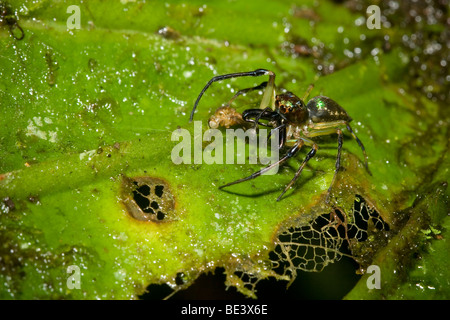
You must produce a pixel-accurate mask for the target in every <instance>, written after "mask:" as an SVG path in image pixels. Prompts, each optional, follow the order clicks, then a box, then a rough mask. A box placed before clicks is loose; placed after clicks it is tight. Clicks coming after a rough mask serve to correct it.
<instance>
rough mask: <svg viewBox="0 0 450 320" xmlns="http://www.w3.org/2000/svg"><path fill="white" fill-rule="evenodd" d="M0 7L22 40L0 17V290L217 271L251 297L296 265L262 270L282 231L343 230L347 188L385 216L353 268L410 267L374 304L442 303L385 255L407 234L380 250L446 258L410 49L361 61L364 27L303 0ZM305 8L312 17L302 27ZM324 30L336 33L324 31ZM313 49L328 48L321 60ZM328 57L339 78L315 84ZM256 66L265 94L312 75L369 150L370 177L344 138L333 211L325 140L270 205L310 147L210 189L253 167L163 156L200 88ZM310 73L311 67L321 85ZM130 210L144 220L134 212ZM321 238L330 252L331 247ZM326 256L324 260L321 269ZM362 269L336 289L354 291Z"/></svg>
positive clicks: (135, 291)
mask: <svg viewBox="0 0 450 320" xmlns="http://www.w3.org/2000/svg"><path fill="white" fill-rule="evenodd" d="M69 5H78V6H79V8H80V14H81V16H80V17H81V29H73V30H69V29H68V27H67V19H68V18H69V17H70V16H71V13H67V8H68V6H69ZM8 8H9V12H10V14H11V17H15V19H17V23H18V25H19V26H20V27H21V28H22V29H23V32H24V35H25V37H24V39H22V40H18V39H17V37H14V36H12V34H11V31H10V28H9V26H8V25H3V26H2V27H1V29H0V41H1V46H0V56H1V57H2V60H3V61H7V63H2V64H0V74H1V80H0V101H1V102H0V103H1V106H0V199H1V200H0V201H1V202H0V230H1V231H0V243H1V246H0V259H1V260H0V262H1V270H2V271H1V273H0V278H1V279H0V281H1V282H2V283H4V286H3V287H2V288H1V289H0V297H1V298H12V299H36V298H37V299H53V298H64V299H124V298H138V296H139V295H141V294H142V293H144V292H145V290H146V288H147V286H148V285H149V284H162V283H165V284H168V285H169V286H171V287H172V288H173V289H175V290H180V289H184V288H187V287H188V286H189V285H191V284H192V283H193V282H194V281H195V279H196V278H197V277H198V276H199V275H200V274H202V273H204V272H209V271H214V270H215V269H216V268H217V267H224V268H225V272H226V274H227V285H232V286H235V287H236V288H237V289H238V290H239V291H240V292H242V293H244V294H245V295H247V296H250V297H256V294H255V285H256V284H257V283H258V282H259V281H260V280H262V279H266V278H268V277H275V278H276V279H279V280H289V281H292V280H293V277H294V276H295V274H296V268H299V267H298V266H296V265H295V264H293V266H294V267H293V269H289V272H288V271H286V270H287V269H286V270H284V271H281V272H280V270H278V269H277V266H279V265H282V264H283V263H286V261H288V260H289V257H288V256H283V255H282V254H279V255H278V259H279V260H276V261H273V253H274V252H277V251H276V248H279V247H280V245H281V246H282V247H283V246H284V247H283V248H286V246H285V243H283V241H282V238H283V235H286V234H288V235H292V234H294V231H295V230H297V229H298V228H301V227H303V226H311V225H313V222H314V221H315V220H316V219H318V218H319V217H322V216H323V215H324V214H325V215H329V214H331V213H332V212H334V210H335V209H336V208H342V210H343V212H345V213H346V216H348V217H349V224H351V223H353V221H351V216H352V212H353V211H354V201H355V197H356V195H358V196H359V197H361V198H362V199H364V203H365V204H366V205H367V206H368V207H370V210H373V211H376V212H377V213H378V214H379V216H380V220H382V221H383V222H384V223H387V224H388V225H389V226H390V231H389V233H387V234H386V237H387V239H390V241H391V242H390V243H389V245H388V246H387V247H386V248H384V249H383V248H382V249H380V251H378V252H373V253H371V254H367V252H368V251H367V250H366V248H365V247H364V245H366V244H368V246H370V245H371V246H373V248H379V247H381V246H382V244H384V243H385V242H383V241H382V240H380V238H379V235H380V233H378V236H377V235H374V236H373V239H372V238H370V239H368V240H366V242H365V243H363V244H362V247H363V248H362V249H361V248H360V251H359V252H362V253H361V256H364V259H362V258H361V259H360V261H362V260H364V261H362V262H361V264H362V265H363V266H366V265H367V264H370V263H372V259H373V261H375V262H377V261H378V260H377V259H381V258H379V257H380V255H381V257H383V255H382V252H387V253H388V255H386V256H389V257H390V262H389V263H387V264H383V263H381V262H379V265H380V266H381V267H382V270H393V269H395V268H398V266H399V265H401V266H403V267H404V268H405V269H407V271H406V273H408V272H409V271H411V273H408V274H409V278H410V281H403V280H402V281H401V285H402V289H399V290H400V291H398V292H397V291H396V292H393V291H392V290H393V289H392V288H393V287H394V286H395V285H397V284H398V283H399V282H398V280H395V277H391V278H386V283H383V288H384V287H388V288H390V289H389V290H390V291H389V297H392V298H409V297H413V298H414V297H417V295H415V294H414V292H413V291H412V290H411V284H412V283H420V284H421V285H422V283H423V284H424V285H425V283H426V285H428V286H432V287H434V288H435V290H436V291H433V292H436V294H433V295H431V294H430V295H428V296H427V297H431V296H432V297H434V298H436V297H448V295H446V294H447V293H446V292H445V288H446V287H445V284H443V283H442V281H444V279H448V277H447V278H446V276H445V273H444V276H442V277H437V278H431V277H432V276H430V278H428V277H429V275H430V273H427V274H426V275H425V274H422V273H420V272H418V271H417V270H416V269H414V267H411V268H410V267H409V266H418V265H419V264H414V262H413V258H411V257H408V258H405V260H407V261H403V260H402V261H399V260H398V258H399V256H400V255H401V254H403V253H404V252H405V250H406V249H405V246H407V245H408V244H409V243H408V244H405V243H403V244H402V243H401V244H400V246H401V248H402V250H400V251H399V250H397V248H398V247H397V246H396V247H394V248H392V245H394V243H393V242H392V241H394V240H395V239H397V237H399V238H401V239H403V238H404V237H406V239H411V241H412V243H414V244H417V246H421V247H422V246H423V247H424V248H426V250H431V249H430V248H433V250H436V251H435V252H436V254H435V253H427V254H425V255H424V260H423V261H424V263H423V266H425V267H426V268H427V270H429V269H430V268H431V269H434V268H435V266H436V265H441V263H442V262H443V261H446V260H445V257H448V256H445V255H443V256H442V257H443V258H442V259H444V260H442V259H441V258H440V257H441V254H442V252H444V253H445V252H447V253H448V250H447V249H446V247H445V244H446V242H445V239H446V235H447V233H446V232H445V231H444V229H441V224H442V225H446V224H448V223H447V222H446V220H448V219H446V220H445V219H444V218H442V212H445V204H447V201H448V194H447V193H446V192H447V191H445V190H446V189H445V187H444V185H445V182H446V181H448V169H446V168H448V159H447V158H446V155H447V149H448V145H447V144H448V129H447V126H446V125H445V123H446V121H447V120H448V115H447V116H446V115H444V114H443V112H444V111H443V110H442V108H440V107H439V105H438V103H436V102H433V101H430V100H428V99H426V98H425V97H423V96H421V95H418V94H417V95H416V94H413V93H411V92H410V91H409V89H408V88H407V85H406V83H405V81H404V76H406V74H407V71H408V69H407V68H408V65H407V61H408V60H407V59H405V56H407V54H408V53H407V52H405V51H404V50H401V49H395V50H392V52H390V53H386V54H384V53H380V54H379V55H377V56H375V57H373V56H372V55H371V54H370V52H371V50H372V49H373V47H372V44H371V43H368V44H365V43H361V41H362V40H361V32H362V31H361V27H360V26H358V25H355V23H354V21H355V20H356V19H357V18H358V17H359V15H358V14H357V13H351V12H350V11H349V10H347V9H346V8H344V7H341V6H337V5H334V4H332V3H328V2H324V3H323V4H320V5H316V4H314V2H312V1H311V2H308V3H305V7H304V8H303V7H300V5H298V6H291V4H290V3H284V2H274V1H267V2H265V3H263V4H261V2H256V1H255V2H252V1H247V2H245V5H244V4H242V3H236V4H233V5H230V4H228V3H225V2H212V3H210V4H207V5H205V4H203V3H202V2H200V1H193V2H189V3H184V2H181V1H180V2H178V1H174V2H170V3H168V4H165V3H162V2H156V3H151V4H150V3H141V2H131V1H130V2H127V1H120V2H119V1H116V2H103V1H89V2H83V3H81V2H80V3H77V2H70V3H69V2H55V3H54V2H49V1H41V2H31V1H23V2H20V3H14V4H10V7H8ZM302 8H303V9H302ZM305 8H306V9H305ZM302 10H306V11H302ZM307 10H312V11H311V12H314V13H315V14H316V15H318V16H319V17H320V19H321V21H322V22H321V23H319V22H317V21H316V20H315V19H316V18H314V16H312V17H310V18H307V19H305V18H304V17H303V15H304V14H306V13H307V12H310V11H307ZM329 12H334V13H335V14H332V15H330V14H328V13H329ZM324 17H326V19H325V18H324ZM338 26H340V27H342V28H343V29H344V30H345V34H344V33H341V32H338V33H336V31H335V30H337V29H338ZM162 27H166V28H162ZM316 27H317V28H316ZM244 29H245V32H243V31H242V30H244ZM339 30H340V29H339ZM365 31H366V30H365ZM365 31H364V32H365ZM13 32H18V28H17V27H16V28H15V29H14V30H13ZM318 34H320V35H323V36H322V37H321V41H322V42H320V43H319V42H318V40H317V38H316V37H317V35H318ZM300 37H301V38H302V39H308V40H305V41H306V44H305V45H306V46H307V47H308V48H310V50H312V51H311V53H310V54H309V56H307V57H305V58H299V57H298V54H297V52H296V51H295V50H296V49H295V46H294V49H293V50H294V51H291V50H290V49H286V45H287V47H288V48H291V46H290V44H293V45H294V44H295V43H296V41H298V42H299V43H303V42H302V41H303V40H301V39H300ZM377 37H379V34H376V33H375V34H372V35H370V36H369V37H368V38H369V39H378V38H377ZM314 39H315V40H314ZM345 39H347V40H345ZM314 42H315V43H314ZM349 42H350V43H351V44H354V45H355V46H356V45H361V48H362V50H364V52H363V57H359V58H354V59H349V58H348V57H347V56H346V55H345V54H344V53H343V52H344V49H347V48H348V45H347V44H346V43H349ZM368 42H369V41H368ZM314 46H316V47H317V48H318V49H317V50H318V51H317V52H315V51H314V50H315V49H314ZM322 47H325V48H332V49H328V50H330V52H328V53H326V52H320V50H321V49H320V48H322ZM329 56H331V57H332V58H330V59H328V58H326V57H329ZM317 60H319V62H317ZM319 66H320V67H321V68H319ZM331 66H333V68H335V69H337V70H336V71H335V72H333V73H331V74H329V75H326V76H325V74H326V73H327V72H325V69H327V70H330V69H329V68H330V67H331ZM258 68H267V69H270V70H273V71H274V72H275V73H276V74H277V79H276V81H277V85H278V87H279V88H280V89H281V88H285V89H287V90H291V91H292V92H295V93H297V94H298V95H299V96H302V95H303V92H304V91H306V88H307V87H308V85H309V84H310V83H314V85H315V89H314V90H313V92H312V93H311V96H316V95H319V94H322V95H326V96H329V97H331V98H332V99H333V100H336V101H337V102H338V103H339V104H340V105H342V106H343V107H344V108H345V110H347V111H348V113H349V114H350V116H351V117H352V118H353V119H354V120H353V122H352V127H353V129H354V130H355V132H356V134H357V135H358V137H359V138H360V139H361V141H363V143H364V145H365V147H366V151H367V154H368V156H369V166H370V170H371V172H372V176H370V175H369V174H368V173H367V171H366V170H365V169H364V165H363V160H364V158H363V155H362V153H361V150H360V148H359V146H358V145H357V143H356V142H355V141H354V140H353V139H352V138H351V136H350V135H348V134H346V138H345V141H344V150H343V159H342V165H343V170H341V172H340V173H339V175H338V179H337V180H336V183H335V184H334V185H333V189H332V194H331V195H332V196H331V199H332V201H331V202H330V203H327V202H325V198H326V196H327V190H328V187H329V185H330V183H331V181H332V178H333V173H334V165H335V157H336V147H337V141H336V139H335V137H334V136H332V137H330V138H323V139H320V140H319V141H320V142H319V151H318V153H317V155H316V157H314V158H313V159H312V160H311V161H310V162H309V163H308V166H307V167H306V168H305V170H304V172H302V175H301V177H300V179H299V180H298V181H297V183H296V185H295V187H294V188H292V189H291V190H289V191H288V192H287V193H286V195H285V196H284V197H283V199H282V201H280V202H276V201H275V200H276V198H277V196H278V195H279V194H280V192H281V191H282V190H283V188H284V187H285V186H286V185H287V184H288V183H289V181H290V180H291V179H292V177H293V175H294V174H295V171H296V170H297V168H298V167H299V165H300V164H301V162H302V160H303V158H304V156H305V155H306V153H307V152H308V151H309V150H306V149H305V150H302V151H301V152H300V154H299V156H298V157H297V158H295V159H292V160H290V161H289V163H288V164H287V165H286V166H282V167H281V168H280V170H279V173H278V174H276V175H267V176H262V177H259V178H258V179H255V180H252V181H248V182H246V183H242V184H238V185H234V186H232V187H229V188H227V189H223V190H219V189H218V186H220V185H223V184H225V183H228V182H231V181H234V180H237V179H239V178H242V177H246V176H248V175H250V174H251V173H253V172H255V171H257V170H258V169H259V168H260V167H261V165H254V164H248V163H246V164H242V165H222V164H213V165H208V164H206V163H204V162H202V163H200V164H195V163H194V162H193V161H192V163H191V164H179V165H177V164H175V163H174V162H173V161H172V156H171V155H172V151H173V149H174V147H175V146H177V145H178V144H179V141H177V140H174V141H172V134H173V132H174V131H176V130H177V129H178V128H183V129H187V130H188V132H189V133H190V136H191V137H192V138H194V137H196V138H197V139H201V137H202V136H201V134H202V132H199V131H197V130H196V128H195V124H189V122H188V114H189V113H190V111H191V109H192V107H193V103H194V101H195V99H196V97H197V95H198V93H199V92H200V90H201V89H202V88H203V86H204V85H205V84H206V83H207V81H208V80H209V79H211V78H212V77H213V76H215V75H218V74H226V73H230V72H237V71H250V70H254V69H258ZM318 70H322V71H321V72H322V73H323V75H324V76H321V77H318V76H317V75H318ZM264 80H266V79H253V78H247V79H234V80H231V81H229V82H227V83H216V84H214V85H213V86H212V87H211V88H210V89H209V90H208V91H207V92H206V94H205V96H204V97H203V99H202V100H201V103H200V105H199V108H198V112H197V113H196V114H195V120H200V121H202V131H203V132H204V131H205V130H206V129H207V120H208V118H209V116H210V115H211V114H212V113H213V112H214V111H215V110H216V108H218V107H220V106H221V105H222V104H223V103H225V102H226V101H228V100H229V99H230V98H231V97H232V95H233V93H234V92H235V91H233V90H231V89H230V88H229V87H227V85H229V86H231V87H232V88H233V89H234V90H238V89H241V88H247V87H250V86H254V85H256V84H259V83H260V82H262V81H264ZM260 98H261V97H259V96H258V94H254V95H250V94H249V95H248V96H247V97H242V98H239V99H238V100H237V101H236V102H235V103H234V107H236V108H237V110H238V111H239V112H242V111H243V110H245V109H247V108H249V107H250V106H252V105H253V104H256V103H258V102H259V101H260ZM223 133H224V134H225V132H223ZM427 137H432V138H427ZM207 145H208V143H207V142H203V143H202V147H203V148H204V147H205V146H207ZM225 150H226V149H225ZM430 150H432V152H430ZM191 156H192V160H194V154H193V153H192V154H191ZM157 189H158V190H159V191H157ZM161 190H163V191H162V192H161ZM439 190H441V191H439ZM437 191H439V197H437V196H434V195H435V193H434V192H437ZM158 194H162V195H158ZM433 201H436V202H433ZM154 202H155V203H156V204H154ZM433 203H439V206H437V207H433V205H432V204H433ZM139 205H141V208H140V207H139ZM143 207H151V208H152V210H153V211H154V214H145V213H143V211H142V208H143ZM147 209H148V210H147V211H149V210H150V209H149V208H147ZM433 210H434V211H433ZM158 212H160V213H158ZM147 213H148V212H147ZM421 215H425V216H427V217H431V218H429V219H428V220H427V219H424V220H421V219H419V216H421ZM142 219H144V220H142ZM418 220H420V222H417V221H418ZM429 221H433V224H432V225H430V224H429V223H428V222H429ZM330 223H331V222H330ZM410 226H411V227H410ZM431 228H435V229H431ZM292 230H294V231H292ZM421 230H442V235H441V236H442V237H443V238H444V240H432V241H431V244H430V243H429V242H430V241H429V239H426V238H425V237H424V236H423V232H422V231H421ZM432 232H433V236H434V237H436V236H437V235H439V234H438V233H436V232H434V231H432ZM383 234H384V233H383ZM321 235H322V236H323V235H324V233H321ZM336 239H337V243H338V244H339V245H340V244H341V240H342V239H341V238H340V237H339V236H336ZM384 241H385V240H384ZM402 241H406V240H402ZM439 241H441V242H439ZM331 249H332V250H331ZM330 250H331V251H333V252H334V250H335V251H336V252H337V251H338V250H339V247H333V248H330ZM361 250H362V251H361ZM407 252H409V253H411V252H413V251H412V250H409V251H407ZM315 254H316V253H315ZM317 256H320V254H318V253H317ZM357 258H358V257H357ZM283 259H284V260H283ZM369 260H370V261H369ZM333 261H334V259H331V258H330V259H329V258H327V259H326V260H325V263H324V265H326V264H328V263H331V262H333ZM377 263H378V262H377ZM393 265H395V266H397V267H393ZM70 266H76V267H78V268H79V270H80V274H79V280H80V288H79V289H78V288H77V287H73V286H72V285H71V284H73V282H71V281H72V280H73V279H74V278H73V277H74V276H76V274H75V273H72V271H71V269H70V268H69V267H70ZM68 268H69V269H68ZM299 269H300V268H299ZM311 269H314V270H315V269H319V268H316V267H315V266H314V267H311ZM68 270H69V271H68ZM414 270H415V271H414ZM316 271H317V270H316ZM382 272H383V275H384V274H385V273H384V272H388V271H382ZM242 274H246V275H248V277H250V279H251V280H249V281H247V280H245V277H243V276H242ZM422 276H423V277H422ZM383 277H384V276H383ZM363 279H364V278H362V280H361V282H360V283H359V284H358V285H357V287H355V289H354V291H352V292H351V293H350V294H349V295H348V297H349V298H362V297H365V295H366V291H367V290H366V289H365V288H364V286H363V285H364V282H363ZM430 279H431V280H430ZM428 281H430V282H428ZM447 288H448V287H447ZM441 292H444V293H443V295H441ZM377 294H378V293H377ZM383 295H385V293H384V291H383ZM368 297H369V298H370V297H379V296H377V295H375V296H371V295H369V296H368ZM419 297H420V296H419Z"/></svg>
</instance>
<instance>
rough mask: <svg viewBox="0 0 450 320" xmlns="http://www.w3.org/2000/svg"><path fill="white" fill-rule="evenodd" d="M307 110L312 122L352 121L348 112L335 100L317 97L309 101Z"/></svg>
mask: <svg viewBox="0 0 450 320" xmlns="http://www.w3.org/2000/svg"><path fill="white" fill-rule="evenodd" d="M306 109H308V112H309V118H310V119H311V120H312V122H314V123H317V122H330V121H337V120H345V121H347V122H350V121H352V118H350V117H349V115H348V114H347V112H346V111H345V110H344V109H343V108H342V107H341V106H340V105H339V104H338V103H337V102H336V101H334V100H332V99H330V98H328V97H324V96H317V97H314V98H312V99H311V100H309V101H308V104H307V105H306Z"/></svg>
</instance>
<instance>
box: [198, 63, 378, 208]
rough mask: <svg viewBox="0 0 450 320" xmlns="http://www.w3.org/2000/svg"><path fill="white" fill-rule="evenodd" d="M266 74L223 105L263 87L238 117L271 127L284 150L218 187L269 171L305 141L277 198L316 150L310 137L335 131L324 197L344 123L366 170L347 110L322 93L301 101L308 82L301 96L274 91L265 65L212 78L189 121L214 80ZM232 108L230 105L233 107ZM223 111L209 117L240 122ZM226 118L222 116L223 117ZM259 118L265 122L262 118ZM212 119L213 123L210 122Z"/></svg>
mask: <svg viewBox="0 0 450 320" xmlns="http://www.w3.org/2000/svg"><path fill="white" fill-rule="evenodd" d="M263 75H268V76H269V81H267V82H263V83H261V84H260V85H258V86H256V87H253V88H247V89H243V90H240V91H238V92H237V93H236V94H235V95H234V96H233V98H231V100H230V101H229V102H228V104H227V105H226V107H227V108H230V109H232V108H231V107H230V105H231V103H232V102H233V101H234V100H235V99H236V98H237V97H238V96H240V95H242V94H245V93H247V92H249V91H253V90H262V89H264V94H263V98H262V101H261V104H260V108H259V109H247V110H245V111H244V112H242V118H241V119H240V120H239V121H242V120H243V121H245V122H247V123H253V124H254V125H255V126H258V125H262V126H265V127H272V128H274V129H273V130H278V131H279V133H280V134H279V137H280V143H279V147H280V149H281V148H282V147H289V149H288V150H287V152H286V153H285V154H284V156H282V157H281V158H280V159H279V160H278V161H277V162H275V163H273V164H271V165H269V166H267V167H265V168H263V169H261V170H259V171H257V172H255V173H253V174H252V175H250V176H248V177H246V178H242V179H239V180H236V181H234V182H230V183H227V184H225V185H223V186H221V187H220V188H224V187H227V186H230V185H233V184H237V183H240V182H244V181H247V180H251V179H254V178H256V177H259V176H260V175H262V174H263V173H265V172H267V171H269V170H270V169H272V168H273V167H275V166H278V165H280V164H282V163H284V162H285V161H286V160H288V159H289V158H291V157H293V156H295V155H296V154H297V152H298V151H299V150H300V149H301V147H302V146H303V145H307V146H309V147H311V150H310V151H309V152H308V154H307V155H306V158H305V160H304V161H303V162H302V164H301V165H300V167H299V168H298V170H297V172H296V173H295V176H294V178H293V179H292V180H291V181H290V182H289V184H288V185H287V186H286V187H285V189H284V190H283V192H282V193H281V194H280V196H279V197H278V198H277V201H279V200H280V199H281V197H282V196H283V194H284V193H285V192H286V191H287V190H288V189H289V188H290V187H291V186H292V185H293V184H294V183H295V181H296V180H297V179H298V177H299V176H300V173H301V172H302V170H303V168H304V167H305V165H306V163H307V162H308V161H309V160H310V159H311V158H312V157H313V156H314V155H315V154H316V152H317V150H318V148H319V147H318V145H317V144H316V143H315V142H314V141H313V140H312V138H314V137H317V136H322V135H330V134H337V136H338V152H337V158H336V169H335V173H334V176H333V180H332V182H331V185H330V187H329V188H328V194H327V201H328V199H329V195H330V191H331V187H332V185H333V183H334V181H335V179H336V175H337V173H338V171H339V169H340V161H341V150H342V143H343V133H342V128H343V127H346V128H347V130H348V131H349V132H350V133H351V135H352V137H353V138H354V139H355V140H356V142H357V143H358V145H359V146H360V148H361V150H362V151H363V154H364V160H365V161H364V165H365V167H366V170H367V171H368V172H369V174H370V171H369V167H368V161H367V155H366V152H365V149H364V146H363V144H362V142H361V141H360V140H359V139H358V137H357V136H356V135H355V133H354V132H353V130H352V128H351V127H350V124H349V123H350V122H351V121H352V119H351V118H350V117H349V115H348V114H347V112H346V111H345V110H344V108H342V107H341V106H340V105H339V104H338V103H337V102H335V101H334V100H332V99H330V98H328V97H325V96H316V97H314V98H312V99H311V100H309V101H308V103H306V104H305V103H304V101H305V100H306V99H307V97H308V96H309V93H310V91H311V90H312V88H313V86H310V87H309V88H308V90H307V92H306V94H305V95H304V97H303V98H299V97H297V96H296V95H294V94H293V93H291V92H285V93H282V94H279V95H276V94H275V73H273V72H272V71H269V70H266V69H257V70H255V71H249V72H239V73H230V74H225V75H221V76H217V77H214V78H212V79H211V80H210V81H209V82H208V83H207V84H206V86H205V87H204V88H203V90H202V91H201V92H200V95H199V96H198V98H197V100H196V102H195V105H194V108H193V109H192V112H191V117H190V120H191V121H192V119H193V117H194V112H195V109H196V107H197V105H198V103H199V101H200V99H201V97H202V95H203V93H204V92H205V91H206V89H208V87H209V86H210V85H211V84H212V83H213V82H215V81H220V80H224V79H230V78H236V77H245V76H251V77H258V76H263ZM233 110H234V109H233ZM226 114H234V111H233V112H229V113H226ZM226 114H224V112H223V107H222V108H219V109H218V111H216V114H215V115H214V116H213V117H212V118H214V119H220V122H219V123H220V124H222V123H226V124H227V126H230V125H233V124H242V122H240V123H238V122H235V121H234V120H233V119H232V118H231V116H230V117H228V116H226ZM224 117H225V118H226V119H225V118H224ZM263 120H264V121H265V122H263ZM214 123H217V121H216V122H214Z"/></svg>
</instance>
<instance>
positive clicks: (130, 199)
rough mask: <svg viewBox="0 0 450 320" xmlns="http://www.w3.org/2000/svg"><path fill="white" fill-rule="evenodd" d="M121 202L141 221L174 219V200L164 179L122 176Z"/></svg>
mask: <svg viewBox="0 0 450 320" xmlns="http://www.w3.org/2000/svg"><path fill="white" fill-rule="evenodd" d="M122 195H123V203H124V205H125V207H126V209H127V211H128V213H129V214H130V215H131V216H132V217H133V218H135V219H137V220H141V221H154V222H167V221H173V220H175V213H174V211H175V210H174V208H175V201H174V198H173V195H172V193H171V192H170V188H169V185H168V184H167V182H166V181H164V180H162V179H159V178H153V177H133V178H128V177H124V178H123V188H122Z"/></svg>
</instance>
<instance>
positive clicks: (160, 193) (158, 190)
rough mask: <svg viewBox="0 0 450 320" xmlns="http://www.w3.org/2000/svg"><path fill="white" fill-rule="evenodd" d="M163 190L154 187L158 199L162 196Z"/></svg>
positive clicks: (160, 187)
mask: <svg viewBox="0 0 450 320" xmlns="http://www.w3.org/2000/svg"><path fill="white" fill-rule="evenodd" d="M163 190H164V186H156V187H155V194H156V195H157V196H158V197H160V198H161V197H162V195H163Z"/></svg>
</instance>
